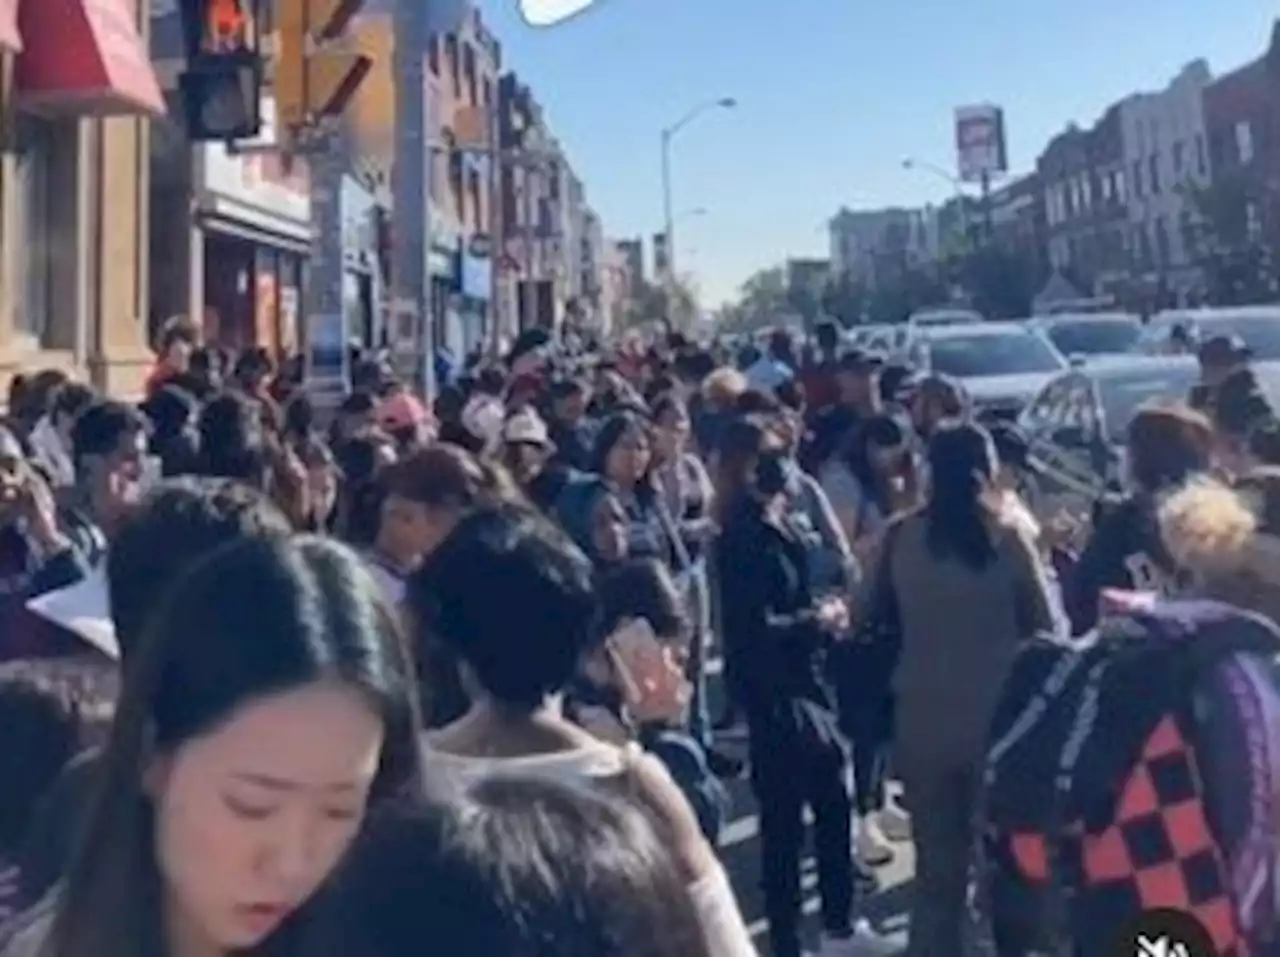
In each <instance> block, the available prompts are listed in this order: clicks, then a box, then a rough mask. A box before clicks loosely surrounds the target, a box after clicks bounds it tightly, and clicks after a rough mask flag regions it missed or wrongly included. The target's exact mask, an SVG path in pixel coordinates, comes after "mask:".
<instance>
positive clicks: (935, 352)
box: [929, 330, 1064, 379]
mask: <svg viewBox="0 0 1280 957" xmlns="http://www.w3.org/2000/svg"><path fill="white" fill-rule="evenodd" d="M929 364H930V367H931V368H932V370H933V371H934V372H941V373H943V374H944V375H950V376H955V377H956V378H959V379H968V378H975V377H978V376H995V375H1023V374H1027V373H1035V372H1057V371H1058V370H1059V369H1061V368H1062V367H1063V365H1064V363H1063V361H1062V357H1061V356H1060V355H1059V354H1058V353H1057V352H1055V351H1054V348H1053V346H1051V345H1049V343H1048V342H1046V341H1045V340H1044V339H1042V338H1041V337H1040V336H1038V335H1036V334H1034V333H1031V332H1025V331H1020V330H1010V331H1009V332H1007V333H1003V334H999V335H992V334H990V333H986V334H981V333H979V334H975V335H971V336H965V335H952V336H939V337H937V338H936V339H934V340H932V341H931V342H930V343H929Z"/></svg>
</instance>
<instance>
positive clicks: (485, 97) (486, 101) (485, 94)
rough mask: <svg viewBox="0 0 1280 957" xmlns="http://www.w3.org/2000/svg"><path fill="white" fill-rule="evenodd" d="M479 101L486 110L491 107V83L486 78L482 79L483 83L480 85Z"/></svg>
mask: <svg viewBox="0 0 1280 957" xmlns="http://www.w3.org/2000/svg"><path fill="white" fill-rule="evenodd" d="M480 91H481V100H480V102H481V103H482V104H483V105H484V107H485V108H486V109H487V108H488V107H490V106H492V105H493V81H492V80H490V79H489V78H488V77H485V78H484V82H483V83H482V84H481V85H480Z"/></svg>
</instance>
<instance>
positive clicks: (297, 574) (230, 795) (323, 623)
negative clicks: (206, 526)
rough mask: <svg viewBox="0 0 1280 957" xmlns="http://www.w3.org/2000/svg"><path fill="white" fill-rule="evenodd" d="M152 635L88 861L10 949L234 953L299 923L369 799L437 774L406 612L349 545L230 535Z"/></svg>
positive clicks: (10, 953) (20, 956)
mask: <svg viewBox="0 0 1280 957" xmlns="http://www.w3.org/2000/svg"><path fill="white" fill-rule="evenodd" d="M147 632H148V637H147V639H146V640H145V641H143V643H142V644H141V646H140V648H139V649H138V656H137V657H136V658H135V660H134V661H133V662H132V667H130V668H129V669H128V670H127V672H126V675H125V683H124V688H123V690H122V693H121V699H120V703H119V707H118V710H117V713H116V719H115V722H114V724H113V726H112V730H111V736H110V738H109V740H108V742H107V744H106V746H105V748H104V750H103V752H102V757H101V766H100V772H99V773H100V777H99V790H98V796H97V800H96V802H95V804H94V806H93V809H92V811H91V813H90V815H89V819H88V820H87V821H86V822H85V827H84V830H83V831H82V834H81V840H80V843H79V848H78V851H77V853H76V857H75V861H74V863H73V864H72V866H71V869H70V872H69V874H68V875H67V878H66V881H65V882H64V884H63V886H62V888H61V890H60V891H59V893H58V894H57V895H56V896H52V897H50V898H49V900H48V902H47V904H46V905H45V906H43V907H40V908H37V909H36V910H35V911H34V912H33V913H31V914H29V915H28V916H27V917H26V918H25V919H24V920H23V921H22V925H21V926H20V927H19V928H18V929H17V930H16V932H15V933H14V936H13V938H12V939H11V940H10V942H9V943H8V945H7V946H6V948H5V950H4V954H5V957H27V955H42V957H82V955H83V957H89V955H95V957H96V955H100V954H128V953H139V952H147V953H155V954H171V955H175V957H177V955H189V954H210V955H230V954H232V953H238V952H242V951H245V950H248V949H251V948H256V947H258V946H259V945H260V944H262V943H263V942H264V941H266V940H267V939H268V938H272V939H273V940H276V939H278V938H279V937H281V936H287V935H288V934H290V933H293V932H296V930H295V929H296V928H298V927H299V925H300V924H302V923H305V915H304V914H302V913H300V911H301V910H302V909H303V908H304V906H305V904H306V903H307V901H308V899H309V898H310V897H311V896H312V894H313V893H314V892H315V891H316V889H317V888H319V887H320V885H321V884H322V883H323V882H324V880H325V879H326V878H327V877H328V876H329V872H330V871H331V870H332V869H333V867H334V866H335V865H336V864H337V862H338V861H339V859H340V858H341V856H342V854H343V853H344V852H345V851H346V849H347V847H348V845H349V844H350V842H351V840H352V839H353V838H354V837H355V835H356V832H357V831H358V830H359V827H360V823H361V820H362V818H363V817H364V813H365V809H366V807H367V806H368V805H369V804H370V803H372V802H376V801H379V800H382V799H384V798H387V797H390V796H392V795H394V794H396V793H398V792H400V791H401V790H402V789H404V788H405V787H407V786H408V785H409V784H410V783H411V782H413V781H415V780H416V779H417V774H418V768H417V751H416V745H415V743H414V740H413V739H414V731H413V708H412V704H411V700H410V698H409V696H408V688H409V684H408V681H407V678H408V674H407V670H406V663H405V661H404V659H403V658H402V656H401V654H400V643H399V637H398V635H397V629H396V626H395V622H394V620H393V619H392V617H391V615H390V614H389V613H388V611H387V609H386V607H385V605H383V603H382V602H381V599H380V596H379V593H378V589H377V586H376V585H375V584H374V583H373V581H372V579H371V578H370V577H369V575H368V572H367V571H366V570H365V569H364V566H363V564H362V563H361V561H360V560H359V558H358V557H357V556H356V555H355V554H354V553H352V552H350V551H349V550H347V549H346V548H345V547H344V546H342V545H340V544H338V543H335V542H333V541H330V540H326V539H321V538H314V537H309V536H298V537H295V538H292V539H259V538H253V539H246V540H242V541H239V542H233V543H230V544H228V545H225V546H223V547H222V548H220V549H219V550H218V551H216V552H215V553H214V554H212V555H210V556H208V557H207V558H206V559H205V560H203V561H202V562H201V563H199V564H198V565H197V566H196V567H194V568H191V569H190V570H189V571H187V572H186V573H185V574H184V575H183V576H182V578H181V579H180V580H179V581H178V583H177V584H176V585H175V587H174V589H173V591H172V592H171V594H170V595H169V596H168V598H167V600H166V601H165V602H164V603H163V606H162V607H161V608H160V609H159V610H158V611H157V612H156V614H155V616H154V618H152V619H151V621H150V622H149V623H148V629H147Z"/></svg>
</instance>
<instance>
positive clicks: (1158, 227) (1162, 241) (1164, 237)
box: [1151, 216, 1169, 266]
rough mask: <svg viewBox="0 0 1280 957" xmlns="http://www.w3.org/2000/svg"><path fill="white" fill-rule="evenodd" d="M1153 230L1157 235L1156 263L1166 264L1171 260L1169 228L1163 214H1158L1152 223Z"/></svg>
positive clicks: (1155, 235) (1153, 233)
mask: <svg viewBox="0 0 1280 957" xmlns="http://www.w3.org/2000/svg"><path fill="white" fill-rule="evenodd" d="M1151 232H1152V235H1153V236H1154V237H1155V240H1154V244H1155V254H1156V265H1157V266H1164V265H1166V264H1168V262H1169V229H1168V227H1167V226H1166V224H1165V221H1164V217H1163V216H1157V217H1156V218H1155V220H1154V221H1153V222H1152V224H1151Z"/></svg>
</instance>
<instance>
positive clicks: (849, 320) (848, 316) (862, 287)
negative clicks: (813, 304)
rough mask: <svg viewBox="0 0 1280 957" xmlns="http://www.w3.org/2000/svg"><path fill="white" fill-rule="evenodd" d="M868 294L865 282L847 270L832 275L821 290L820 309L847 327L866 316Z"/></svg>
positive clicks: (856, 323) (857, 322) (854, 324)
mask: <svg viewBox="0 0 1280 957" xmlns="http://www.w3.org/2000/svg"><path fill="white" fill-rule="evenodd" d="M868 304H869V294H868V292H867V286H866V283H864V282H863V281H862V280H860V279H856V278H854V277H853V276H852V275H851V274H849V273H847V272H842V273H840V274H839V275H836V276H832V277H830V278H829V279H828V280H827V284H826V286H825V287H824V288H823V290H822V311H823V313H824V314H826V315H828V316H831V317H833V318H834V319H835V320H836V321H837V322H839V323H840V325H842V326H844V327H845V328H846V329H848V328H849V327H850V326H856V325H858V324H859V323H860V322H862V321H863V320H864V319H865V318H866V313H867V306H868Z"/></svg>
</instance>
